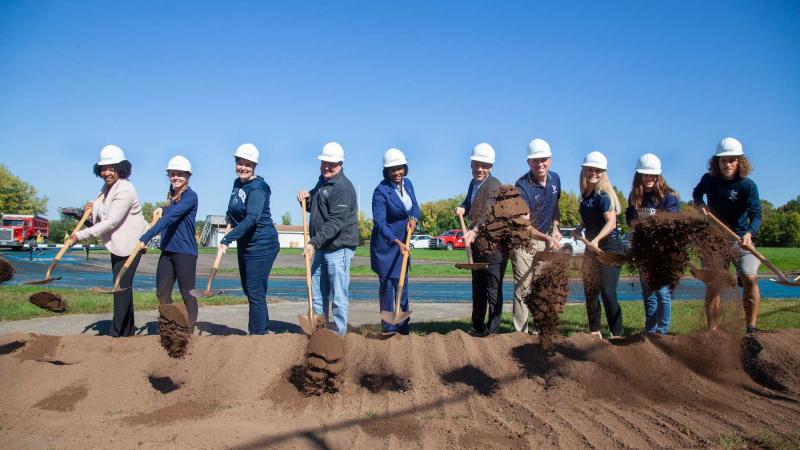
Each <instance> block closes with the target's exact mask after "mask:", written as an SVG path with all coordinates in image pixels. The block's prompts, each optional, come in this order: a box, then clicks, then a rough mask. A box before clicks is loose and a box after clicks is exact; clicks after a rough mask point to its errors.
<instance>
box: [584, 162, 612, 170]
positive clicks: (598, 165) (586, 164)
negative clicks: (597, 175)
mask: <svg viewBox="0 0 800 450" xmlns="http://www.w3.org/2000/svg"><path fill="white" fill-rule="evenodd" d="M581 167H594V168H595V169H602V170H608V167H603V166H601V165H600V164H595V163H583V164H581Z"/></svg>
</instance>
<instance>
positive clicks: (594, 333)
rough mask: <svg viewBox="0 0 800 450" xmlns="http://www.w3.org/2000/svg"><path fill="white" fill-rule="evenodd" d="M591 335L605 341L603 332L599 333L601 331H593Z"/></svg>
mask: <svg viewBox="0 0 800 450" xmlns="http://www.w3.org/2000/svg"><path fill="white" fill-rule="evenodd" d="M591 335H592V336H597V338H598V339H600V340H602V339H603V333H601V332H599V331H592V332H591Z"/></svg>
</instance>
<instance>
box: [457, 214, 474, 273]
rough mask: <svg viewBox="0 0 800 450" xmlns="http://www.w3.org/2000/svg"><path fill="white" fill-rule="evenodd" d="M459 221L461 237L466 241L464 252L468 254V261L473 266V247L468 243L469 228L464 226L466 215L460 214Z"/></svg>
mask: <svg viewBox="0 0 800 450" xmlns="http://www.w3.org/2000/svg"><path fill="white" fill-rule="evenodd" d="M458 220H459V222H461V235H462V237H463V239H464V250H465V251H466V252H467V261H468V262H469V263H470V264H472V245H471V244H470V243H469V242H467V226H466V225H465V224H464V215H463V214H459V215H458Z"/></svg>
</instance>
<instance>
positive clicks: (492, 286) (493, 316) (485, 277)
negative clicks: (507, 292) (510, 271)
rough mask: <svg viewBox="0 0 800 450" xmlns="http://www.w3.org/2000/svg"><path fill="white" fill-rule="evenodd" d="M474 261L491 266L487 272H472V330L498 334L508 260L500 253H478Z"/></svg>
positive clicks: (487, 268)
mask: <svg viewBox="0 0 800 450" xmlns="http://www.w3.org/2000/svg"><path fill="white" fill-rule="evenodd" d="M474 259H475V262H488V263H489V266H488V267H486V269H485V270H473V271H472V329H473V330H475V331H477V332H478V333H497V332H499V331H500V316H501V314H502V313H503V275H505V273H506V266H507V265H508V260H507V259H505V258H503V255H502V254H500V253H493V254H490V255H481V254H479V253H476V254H475V255H474ZM487 309H488V312H489V317H488V318H487V317H486V312H487Z"/></svg>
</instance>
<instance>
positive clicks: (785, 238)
mask: <svg viewBox="0 0 800 450" xmlns="http://www.w3.org/2000/svg"><path fill="white" fill-rule="evenodd" d="M756 243H757V244H758V245H762V246H766V247H797V246H800V213H798V212H782V211H780V210H767V211H766V213H765V212H764V211H763V210H762V223H761V229H760V230H758V234H757V235H756Z"/></svg>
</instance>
